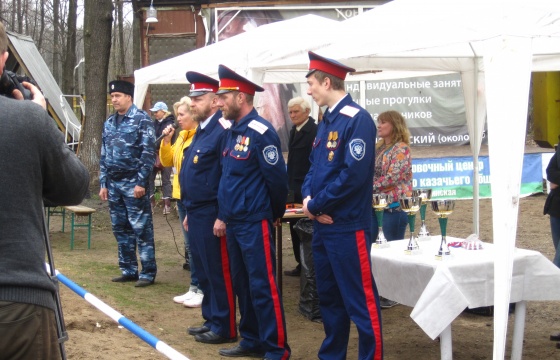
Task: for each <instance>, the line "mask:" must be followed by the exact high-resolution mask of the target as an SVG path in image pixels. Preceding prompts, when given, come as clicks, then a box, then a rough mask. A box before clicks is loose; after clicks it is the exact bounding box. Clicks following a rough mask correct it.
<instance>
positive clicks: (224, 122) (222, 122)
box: [218, 117, 231, 130]
mask: <svg viewBox="0 0 560 360" xmlns="http://www.w3.org/2000/svg"><path fill="white" fill-rule="evenodd" d="M218 121H219V122H220V125H222V127H223V128H224V129H226V130H227V129H229V128H230V127H231V122H230V121H228V120H226V119H224V118H223V117H222V118H220V120H218Z"/></svg>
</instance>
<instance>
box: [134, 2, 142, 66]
mask: <svg viewBox="0 0 560 360" xmlns="http://www.w3.org/2000/svg"><path fill="white" fill-rule="evenodd" d="M132 14H133V17H132V71H133V72H134V70H138V69H140V68H141V67H142V61H141V54H140V39H141V34H140V32H141V31H142V14H141V13H140V6H139V5H138V2H137V1H133V2H132Z"/></svg>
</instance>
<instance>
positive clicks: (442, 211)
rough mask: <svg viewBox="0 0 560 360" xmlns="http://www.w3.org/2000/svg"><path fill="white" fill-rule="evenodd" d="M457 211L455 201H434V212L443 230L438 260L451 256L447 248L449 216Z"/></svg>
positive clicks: (437, 255)
mask: <svg viewBox="0 0 560 360" xmlns="http://www.w3.org/2000/svg"><path fill="white" fill-rule="evenodd" d="M453 209H455V200H432V210H433V211H434V212H435V213H436V215H438V220H439V227H440V229H441V244H440V246H439V251H438V253H437V254H436V259H437V260H442V259H443V257H445V256H449V255H451V252H450V251H449V248H448V247H447V240H446V235H447V216H449V215H451V213H452V212H453Z"/></svg>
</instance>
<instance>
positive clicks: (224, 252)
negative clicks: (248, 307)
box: [220, 236, 237, 338]
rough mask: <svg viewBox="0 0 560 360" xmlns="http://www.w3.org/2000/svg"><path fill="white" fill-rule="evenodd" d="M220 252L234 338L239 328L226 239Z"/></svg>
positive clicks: (222, 237)
mask: <svg viewBox="0 0 560 360" xmlns="http://www.w3.org/2000/svg"><path fill="white" fill-rule="evenodd" d="M220 250H221V251H220V252H221V255H222V274H223V276H224V284H225V286H226V294H227V299H228V304H229V334H230V335H231V337H232V338H234V337H236V336H237V327H236V325H235V304H234V295H233V282H232V279H231V271H230V267H229V254H228V251H227V244H226V237H225V236H221V237H220Z"/></svg>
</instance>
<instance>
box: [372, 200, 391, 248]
mask: <svg viewBox="0 0 560 360" xmlns="http://www.w3.org/2000/svg"><path fill="white" fill-rule="evenodd" d="M372 204H373V209H374V210H375V217H376V218H377V226H378V227H379V231H378V232H377V239H375V242H374V243H373V247H375V248H380V249H381V248H387V247H389V243H388V242H387V239H386V238H385V235H384V234H383V212H384V210H385V208H386V207H387V205H389V204H387V195H386V194H373V202H372Z"/></svg>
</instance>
